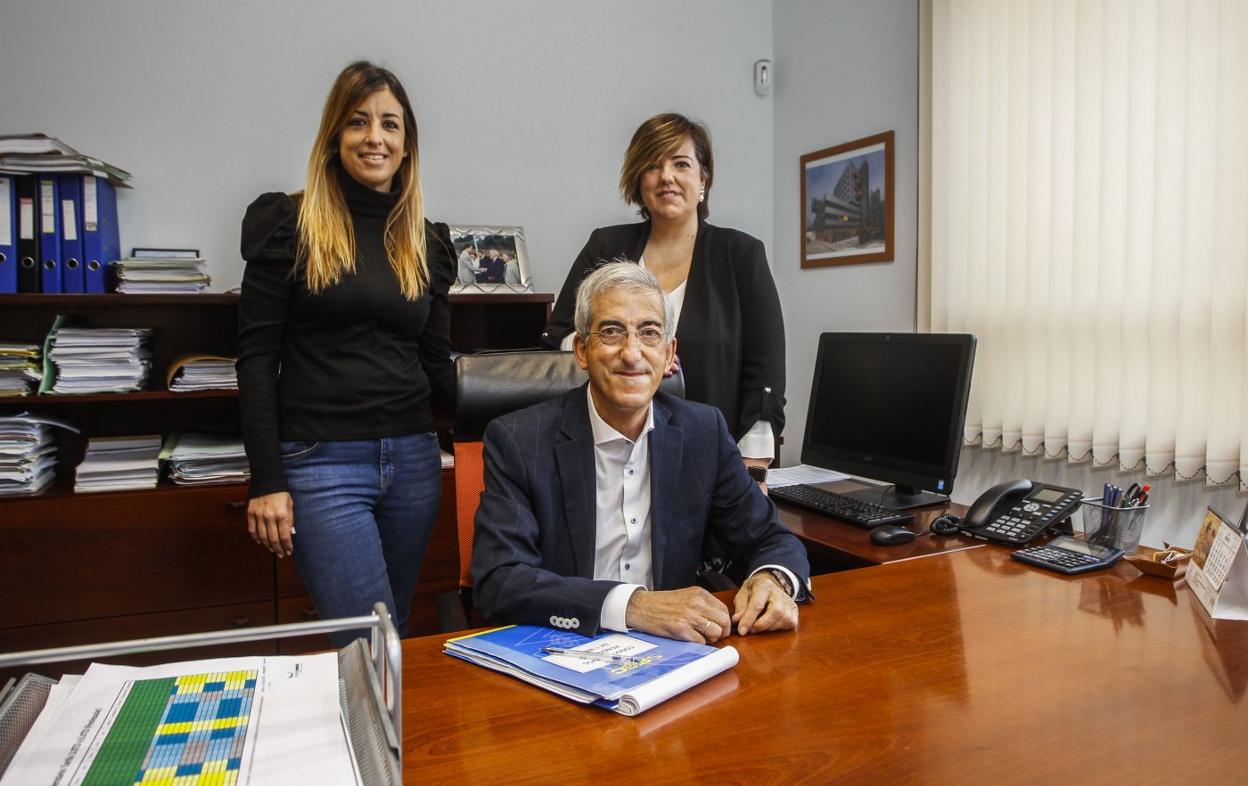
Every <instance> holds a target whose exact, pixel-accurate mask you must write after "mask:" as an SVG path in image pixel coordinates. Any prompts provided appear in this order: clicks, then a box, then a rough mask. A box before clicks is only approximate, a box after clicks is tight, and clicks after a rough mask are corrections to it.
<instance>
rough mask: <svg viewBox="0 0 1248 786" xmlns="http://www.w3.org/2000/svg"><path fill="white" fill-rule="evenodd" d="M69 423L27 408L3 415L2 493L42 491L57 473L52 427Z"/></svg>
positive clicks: (0, 449)
mask: <svg viewBox="0 0 1248 786" xmlns="http://www.w3.org/2000/svg"><path fill="white" fill-rule="evenodd" d="M58 427H59V428H65V429H69V430H70V431H77V430H78V429H76V428H74V427H73V426H71V425H69V424H68V423H65V422H62V421H59V420H53V419H51V418H46V417H42V416H35V415H30V414H28V413H25V412H23V413H22V414H20V415H16V416H14V417H11V418H0V496H14V495H17V494H38V493H39V492H41V491H43V490H44V489H45V488H47V487H48V486H49V485H50V484H51V483H52V481H53V480H54V479H55V477H56V444H55V442H54V441H53V436H52V429H53V428H58Z"/></svg>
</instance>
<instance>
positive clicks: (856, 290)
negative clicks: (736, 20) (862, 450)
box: [771, 0, 919, 465]
mask: <svg viewBox="0 0 1248 786" xmlns="http://www.w3.org/2000/svg"><path fill="white" fill-rule="evenodd" d="M772 27H773V30H774V36H775V76H776V81H775V92H774V94H773V97H774V100H775V120H774V122H775V158H774V167H775V205H774V213H775V242H774V243H773V244H772V256H771V267H772V272H773V273H774V274H775V278H776V286H777V287H779V289H780V300H781V303H782V305H783V306H784V321H785V337H786V338H787V340H788V366H787V368H788V400H789V403H788V406H787V407H786V408H785V416H786V418H787V425H786V427H785V431H784V445H783V447H782V448H781V463H782V464H785V465H790V464H796V463H798V462H799V460H800V458H801V452H802V431H803V429H804V427H805V424H806V409H807V400H808V399H809V397H810V382H811V376H812V374H813V373H814V362H815V348H816V344H817V342H818V339H819V334H820V333H823V332H826V331H830V330H893V331H906V332H908V331H912V330H913V329H914V292H915V278H914V272H915V263H916V242H917V241H916V236H917V226H918V223H917V214H916V207H915V195H916V194H917V193H918V176H917V172H918V143H917V140H918V124H919V119H918V118H919V116H918V96H919V82H918V67H919V65H918V61H919V55H918V27H919V12H918V5H917V3H915V2H909V1H908V0H889V2H877V3H863V2H855V1H854V0H827V1H826V2H819V1H818V0H778V1H777V2H776V3H775V4H774V5H773V6H772ZM890 129H891V130H892V131H893V132H894V134H895V142H894V143H895V145H896V147H895V150H894V153H895V156H896V158H895V162H896V174H895V180H894V187H895V193H894V194H891V195H889V198H890V199H893V200H894V208H893V209H894V211H895V212H894V219H895V221H896V228H895V234H894V249H895V252H896V256H895V260H894V261H893V262H882V263H875V264H867V265H843V266H840V267H825V268H816V269H811V270H803V269H802V268H801V245H800V241H801V212H800V208H801V206H800V204H799V203H800V201H801V181H800V179H799V172H798V162H799V160H800V158H801V156H802V155H803V154H805V153H811V152H814V151H816V150H821V149H823V148H826V147H831V146H833V145H837V144H840V143H842V142H849V141H851V140H854V139H860V138H862V137H865V136H871V135H873V134H878V133H880V132H881V131H887V130H890Z"/></svg>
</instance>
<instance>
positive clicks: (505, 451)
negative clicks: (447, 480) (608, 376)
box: [472, 385, 810, 635]
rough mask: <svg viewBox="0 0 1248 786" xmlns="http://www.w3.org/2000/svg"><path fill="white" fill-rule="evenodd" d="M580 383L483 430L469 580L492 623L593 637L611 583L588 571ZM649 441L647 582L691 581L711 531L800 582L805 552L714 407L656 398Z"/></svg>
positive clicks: (590, 540)
mask: <svg viewBox="0 0 1248 786" xmlns="http://www.w3.org/2000/svg"><path fill="white" fill-rule="evenodd" d="M585 387H586V386H585V385H582V386H580V387H578V388H575V389H573V390H571V391H568V392H567V393H564V394H563V395H561V396H556V397H555V398H552V399H550V400H549V401H545V402H542V403H540V404H537V405H535V406H532V407H528V408H527V409H523V410H519V411H517V412H513V413H510V414H508V415H505V416H503V417H500V418H496V419H495V420H494V421H493V422H491V423H490V425H489V426H488V427H487V428H486V430H485V491H484V492H483V493H482V494H481V506H480V507H479V508H478V510H477V517H476V525H475V536H474V538H473V552H472V578H473V584H474V593H473V594H474V599H475V602H476V605H477V608H478V609H480V611H481V613H482V614H484V615H485V616H486V617H487V618H489V619H490V620H492V621H495V622H510V623H518V624H529V625H557V626H559V627H564V628H567V629H569V630H575V631H577V632H578V633H582V634H585V635H593V634H595V633H597V632H598V628H599V616H600V614H601V612H602V603H603V600H604V599H605V598H606V596H607V593H608V592H610V591H611V589H612V588H613V587H615V586H617V584H618V582H614V581H598V580H595V579H594V577H593V576H594V549H595V539H596V536H595V532H596V522H595V516H596V514H597V500H596V495H597V484H596V481H595V476H594V472H595V470H594V435H593V430H592V428H591V427H590V422H589V402H588V400H587V395H586V391H585ZM649 439H650V500H651V503H650V531H651V552H652V565H653V567H652V569H653V573H654V586H653V587H651V589H655V590H671V589H680V588H682V587H689V586H692V585H693V583H694V579H695V575H696V572H697V569H698V566H699V564H700V563H701V556H702V543H703V540H704V539H705V537H706V535H707V533H708V532H714V533H717V535H718V536H719V539H720V541H721V542H722V543H723V544H724V545H726V546H727V547H728V548H729V549H730V550H731V552H732V554H731V556H732V557H733V559H734V562H737V563H738V564H743V565H746V566H748V569H749V570H753V569H755V568H757V567H759V566H762V565H783V566H784V567H786V568H788V569H789V570H791V571H792V572H793V574H794V575H795V576H797V577H798V580H799V581H801V582H802V584H803V585H804V584H805V583H806V578H807V576H808V575H809V572H810V565H809V563H808V562H807V559H806V549H805V547H804V546H802V544H801V542H800V541H799V540H798V539H797V538H796V537H795V536H794V535H793V534H792V533H791V532H789V531H788V530H787V529H785V527H784V526H783V525H781V524H780V522H779V520H778V518H777V516H776V508H775V505H774V504H773V503H772V502H771V500H769V499H768V498H767V496H766V495H764V494H763V493H762V491H761V490H760V489H759V488H758V484H756V483H755V482H754V481H753V480H752V479H751V478H750V476H749V474H748V473H747V472H746V471H745V467H744V465H743V464H742V462H741V454H740V452H739V451H738V450H737V445H736V443H735V442H734V441H733V439H732V436H731V435H730V434H729V433H728V427H727V425H726V424H725V423H724V417H723V415H722V414H721V413H720V412H719V410H717V409H715V408H714V407H711V406H707V405H705V404H698V403H695V402H691V401H685V400H683V399H680V398H675V397H673V396H669V395H667V394H665V393H657V394H655V397H654V429H653V430H652V431H651V432H650V436H649Z"/></svg>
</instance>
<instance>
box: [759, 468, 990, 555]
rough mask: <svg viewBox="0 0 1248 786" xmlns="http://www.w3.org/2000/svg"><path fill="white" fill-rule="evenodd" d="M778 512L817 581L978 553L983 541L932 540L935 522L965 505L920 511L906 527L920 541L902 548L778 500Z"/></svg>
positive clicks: (837, 486) (839, 486) (845, 487)
mask: <svg viewBox="0 0 1248 786" xmlns="http://www.w3.org/2000/svg"><path fill="white" fill-rule="evenodd" d="M819 485H820V487H822V488H827V489H830V490H832V491H837V492H840V493H845V492H849V491H856V490H857V489H862V488H866V487H867V486H866V484H865V483H859V482H858V481H854V480H838V481H835V482H832V483H821V484H819ZM775 502H776V509H777V510H778V511H779V512H780V523H781V524H783V525H784V526H786V527H788V528H789V529H790V530H791V531H792V532H793V534H794V535H797V537H799V538H801V540H802V542H803V543H805V544H806V552H807V554H808V555H809V556H810V567H811V573H812V574H813V575H818V574H820V573H832V572H835V571H838V570H849V569H851V568H863V567H867V566H869V565H882V564H884V563H885V562H897V561H899V560H904V559H913V558H914V557H925V556H927V555H929V554H942V553H944V552H948V551H961V550H962V549H971V548H977V547H979V546H983V545H984V541H982V540H976V539H975V538H970V537H966V536H965V535H953V536H950V537H942V536H939V535H929V534H925V533H927V528H928V526H929V525H930V524H931V523H932V519H935V518H936V517H937V516H940V515H942V514H944V513H956V514H958V515H959V516H962V515H965V514H966V506H965V505H957V504H950V505H934V506H932V507H929V508H916V509H914V510H913V511H911V512H912V513H914V516H915V520H914V521H913V522H912V523H910V524H909V525H907V526H908V527H909V528H910V529H912V530H914V531H915V532H917V533H921V534H920V535H919V537H918V538H916V539H914V540H913V541H911V542H909V543H903V544H901V545H898V546H877V545H875V544H874V543H872V542H871V533H870V531H869V530H865V529H862V528H861V527H855V526H854V525H853V524H848V523H846V522H844V521H839V520H837V519H833V518H828V517H827V516H825V515H823V514H822V513H816V512H815V511H813V510H807V509H806V508H802V507H798V506H797V505H792V504H790V503H787V502H784V501H783V500H780V499H777V500H775Z"/></svg>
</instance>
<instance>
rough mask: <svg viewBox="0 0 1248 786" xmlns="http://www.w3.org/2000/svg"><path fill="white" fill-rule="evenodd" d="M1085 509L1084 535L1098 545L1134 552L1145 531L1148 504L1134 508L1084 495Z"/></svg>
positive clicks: (1083, 510) (1083, 504)
mask: <svg viewBox="0 0 1248 786" xmlns="http://www.w3.org/2000/svg"><path fill="white" fill-rule="evenodd" d="M1080 510H1081V512H1082V513H1083V536H1084V539H1085V540H1087V541H1088V542H1089V543H1095V544H1096V545H1098V546H1108V547H1110V548H1115V549H1122V550H1123V551H1125V552H1126V553H1128V554H1134V553H1135V549H1136V547H1137V546H1139V545H1140V534H1141V533H1143V532H1144V514H1146V513H1148V505H1140V506H1138V507H1134V508H1111V507H1109V506H1108V505H1105V504H1102V502H1101V500H1099V499H1094V500H1090V499H1085V500H1084V501H1083V503H1082V504H1081V505H1080Z"/></svg>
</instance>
